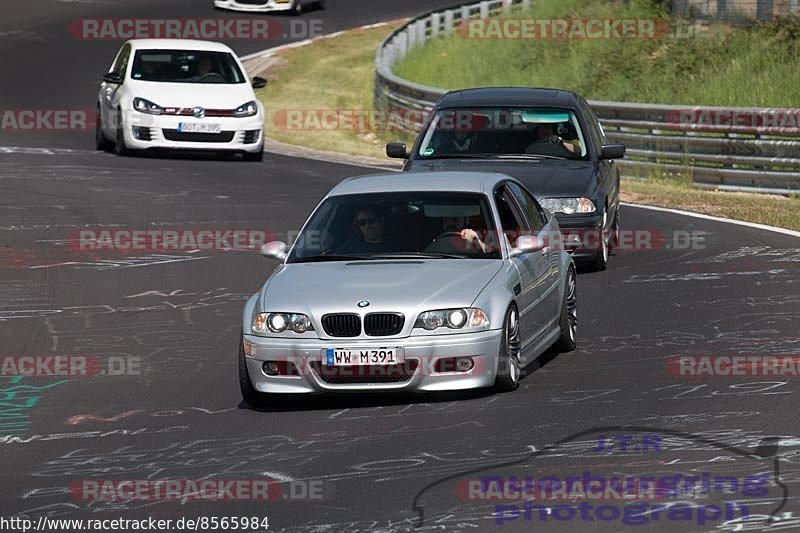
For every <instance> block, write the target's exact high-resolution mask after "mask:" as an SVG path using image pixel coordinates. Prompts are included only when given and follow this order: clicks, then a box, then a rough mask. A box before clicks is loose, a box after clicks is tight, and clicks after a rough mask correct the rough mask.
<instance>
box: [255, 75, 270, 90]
mask: <svg viewBox="0 0 800 533" xmlns="http://www.w3.org/2000/svg"><path fill="white" fill-rule="evenodd" d="M252 85H253V89H263V88H264V87H266V86H267V80H265V79H264V78H259V77H258V76H256V77H255V78H253V83H252Z"/></svg>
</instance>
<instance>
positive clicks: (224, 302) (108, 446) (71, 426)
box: [0, 0, 800, 532]
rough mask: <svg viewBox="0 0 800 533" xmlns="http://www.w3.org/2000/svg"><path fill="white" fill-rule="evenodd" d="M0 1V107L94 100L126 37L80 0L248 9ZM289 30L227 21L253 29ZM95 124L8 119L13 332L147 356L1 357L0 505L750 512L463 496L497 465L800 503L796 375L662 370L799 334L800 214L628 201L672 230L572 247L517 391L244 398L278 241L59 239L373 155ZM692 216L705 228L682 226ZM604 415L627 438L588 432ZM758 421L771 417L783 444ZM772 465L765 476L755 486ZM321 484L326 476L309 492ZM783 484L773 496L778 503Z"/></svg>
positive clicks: (351, 8)
mask: <svg viewBox="0 0 800 533" xmlns="http://www.w3.org/2000/svg"><path fill="white" fill-rule="evenodd" d="M328 4H329V7H328V9H327V10H326V11H324V12H314V13H308V14H306V15H304V16H305V17H321V18H323V19H324V22H325V30H326V31H337V30H339V29H342V28H345V27H350V26H356V25H361V24H367V23H371V22H377V21H380V20H385V19H392V18H397V17H401V16H408V15H411V14H414V13H417V12H419V11H422V10H425V9H430V8H433V7H435V6H436V5H437V4H442V5H444V4H448V2H430V1H422V0H404V1H402V2H380V6H379V7H377V6H373V5H370V6H369V7H368V8H365V7H364V3H363V2H356V1H353V0H331V1H329V2H328ZM0 5H1V6H2V8H1V9H0V12H2V14H3V17H2V20H0V54H2V55H1V56H0V57H2V69H0V72H2V75H1V76H0V108H3V109H22V108H42V109H43V108H49V109H90V108H92V107H93V103H94V97H95V92H96V87H97V79H98V78H99V76H100V74H101V73H102V72H104V71H105V69H106V67H107V65H108V63H109V62H110V61H111V59H112V57H113V54H114V53H115V51H116V49H117V48H118V46H119V42H115V41H99V42H94V41H77V40H75V39H73V38H72V37H70V36H69V34H68V33H67V32H66V27H67V25H68V24H69V21H70V20H73V19H75V18H78V17H81V16H94V17H112V18H113V17H155V16H158V17H164V18H167V17H215V16H217V17H218V16H236V15H231V14H226V13H223V12H218V11H214V10H213V9H212V8H211V6H210V2H201V1H192V2H189V1H188V0H185V1H159V2H156V1H144V2H136V3H135V4H134V3H133V2H123V1H115V0H108V1H97V2H90V1H87V2H57V1H55V0H35V1H34V0H32V1H28V2H24V3H19V2H10V1H7V0H3V1H2V4H0ZM22 11H24V13H23V12H22ZM280 43H281V41H276V42H274V43H272V42H270V43H268V44H267V45H264V44H263V43H260V44H259V43H252V42H238V43H233V46H234V48H235V49H236V50H237V52H239V53H240V54H246V53H250V52H254V51H256V50H258V49H260V48H266V47H268V46H272V45H276V44H280ZM9 147H16V148H14V149H12V148H9ZM93 148H94V144H93V138H92V133H91V132H57V133H56V132H11V131H2V132H0V339H1V340H2V343H1V344H0V346H1V347H0V355H3V356H8V355H23V354H93V355H96V356H98V357H102V358H105V357H110V358H117V359H118V360H125V361H132V360H137V361H139V362H140V367H139V368H138V370H139V372H140V373H139V374H138V375H137V374H135V373H133V372H129V373H127V374H126V375H99V376H94V377H74V378H69V379H50V378H14V377H9V376H2V377H0V384H2V385H0V392H2V393H3V396H0V457H1V458H2V459H0V467H1V471H2V474H1V475H0V516H2V517H4V518H9V517H30V518H31V519H33V520H34V521H35V520H37V519H38V518H39V517H43V516H49V517H58V518H95V519H107V518H147V517H154V518H160V519H172V520H177V519H180V518H198V517H203V516H207V517H211V516H216V517H224V516H227V517H231V516H238V517H243V516H258V517H264V516H266V517H268V518H269V529H270V530H282V531H297V532H301V531H303V532H313V531H382V532H383V531H385V532H390V531H414V530H419V531H523V530H532V529H534V528H535V529H537V530H538V529H542V530H554V531H556V530H558V531H620V530H628V529H633V530H642V531H643V530H648V531H734V530H737V528H741V527H744V526H743V524H740V523H737V520H736V519H735V518H734V519H732V520H726V519H725V517H716V518H715V519H711V518H709V519H707V520H706V523H705V524H702V525H698V520H697V519H696V518H695V517H691V519H685V520H684V521H681V522H676V521H675V520H680V519H679V518H675V517H674V516H673V517H668V516H667V511H665V510H663V511H662V512H661V514H660V515H656V516H654V515H652V514H648V513H640V516H639V518H640V520H641V519H645V520H646V521H647V523H646V524H642V525H633V524H622V523H621V522H620V519H608V516H606V517H605V518H603V517H600V518H595V519H594V520H587V519H584V518H582V517H581V516H580V515H578V516H575V517H572V518H571V519H569V520H570V521H566V520H567V519H566V518H564V515H561V516H560V517H559V518H550V519H549V520H548V521H547V522H543V521H542V519H541V516H540V514H539V513H538V511H534V512H533V513H532V514H531V513H529V514H528V515H527V516H526V515H525V513H524V512H522V509H523V506H522V504H521V503H520V505H519V508H518V514H517V515H516V516H514V514H513V513H514V511H512V510H507V511H506V514H505V515H504V516H506V517H507V519H505V520H504V519H501V518H498V517H497V516H494V515H493V512H494V511H495V505H496V504H497V503H496V502H492V501H483V502H478V501H464V500H463V499H462V498H460V497H459V494H462V493H461V492H459V487H461V488H463V486H464V483H466V482H467V480H469V479H473V480H474V479H480V478H481V477H483V476H505V477H508V476H517V477H520V478H523V477H525V476H537V477H538V476H543V475H551V476H563V477H566V476H578V477H580V476H582V475H583V473H584V472H591V473H592V474H595V475H607V476H611V475H617V476H619V475H635V476H657V475H658V476H660V475H668V474H669V475H676V474H682V475H684V476H688V475H696V476H698V477H702V476H703V475H704V474H705V476H706V477H707V478H708V477H709V476H711V477H712V478H713V476H717V475H719V476H733V477H734V478H736V479H737V480H739V481H741V483H740V484H739V487H738V488H739V490H738V494H737V496H736V497H729V496H724V497H723V495H721V494H711V495H710V496H709V497H708V498H707V499H703V496H702V495H700V496H698V497H693V496H686V497H684V498H682V500H681V501H683V502H688V503H690V504H691V503H693V504H694V505H696V504H698V503H704V504H709V503H712V502H717V503H718V504H719V505H720V506H722V505H723V504H722V503H721V502H729V501H732V500H737V501H738V502H739V504H741V505H745V506H747V507H748V509H749V513H750V514H751V515H752V516H751V518H750V519H749V520H748V522H749V523H748V524H747V525H746V528H747V529H748V530H765V531H766V530H769V531H773V530H775V531H777V530H789V529H800V502H798V498H800V413H798V409H797V405H798V394H800V387H798V380H797V379H793V378H791V377H783V376H775V377H750V378H748V377H737V378H725V377H717V378H706V379H690V378H686V377H675V376H673V375H670V373H669V372H668V371H667V360H668V358H669V357H670V356H673V355H682V354H695V355H732V354H745V355H766V354H770V355H771V354H783V355H791V354H800V334H799V333H798V330H800V327H799V326H800V276H799V275H798V273H800V270H798V265H800V243H799V242H798V239H797V237H793V236H790V235H783V234H778V233H773V232H768V231H764V230H760V229H754V228H749V227H744V226H737V225H731V224H726V223H722V222H718V221H711V220H703V219H697V218H689V217H685V216H679V215H676V214H672V213H666V212H659V211H651V210H646V209H642V208H638V207H632V206H626V207H625V208H624V226H625V228H627V229H629V230H636V231H641V232H647V233H648V234H649V235H653V234H657V235H661V236H664V240H663V241H659V242H660V244H659V245H657V246H654V247H653V249H649V250H637V251H623V252H619V253H617V254H616V255H615V256H613V257H612V259H611V261H610V268H609V269H608V270H607V271H605V272H599V273H581V275H580V276H579V298H580V299H579V309H580V311H579V319H580V322H579V335H580V339H579V348H578V350H577V351H576V352H574V353H571V354H563V355H549V356H547V357H545V358H544V359H543V360H542V363H543V365H542V366H541V367H540V368H529V369H528V375H527V376H526V377H525V378H524V379H523V381H522V384H521V387H520V389H519V390H517V391H516V392H513V393H510V394H505V395H492V394H490V393H475V394H469V395H457V396H437V397H427V396H425V397H417V396H411V397H409V396H385V395H384V396H375V397H367V398H364V397H324V398H319V399H314V400H302V401H297V402H290V403H289V404H287V405H285V406H282V407H280V408H275V409H272V410H266V411H255V410H251V409H249V408H247V406H245V405H244V404H243V403H241V400H240V394H239V389H238V383H237V373H236V355H237V340H238V338H239V329H240V327H241V310H242V306H243V303H244V301H245V299H246V298H247V297H248V296H249V295H250V294H252V293H253V292H254V291H255V290H257V289H258V287H259V286H260V285H261V283H262V282H263V280H264V279H265V278H266V277H267V276H268V274H269V273H270V271H271V269H272V268H273V267H274V264H273V263H272V262H270V261H269V260H267V259H265V258H263V257H261V256H259V255H258V254H256V253H248V252H221V251H179V252H170V253H164V252H153V253H143V254H121V253H111V252H99V251H98V252H95V253H87V252H78V251H73V250H72V249H70V246H69V242H68V241H69V239H70V238H71V235H72V236H74V232H75V231H76V230H81V229H98V228H128V229H147V228H158V229H164V228H182V229H193V228H224V229H231V228H232V229H238V228H242V229H263V230H266V231H274V232H276V233H278V234H279V235H285V234H286V233H287V232H290V231H292V230H297V229H299V225H300V224H301V223H302V222H303V220H304V219H305V217H306V216H307V214H308V212H309V210H310V209H311V208H312V207H313V206H314V205H315V204H316V202H317V201H318V200H319V199H320V198H321V197H322V196H323V195H324V194H325V193H326V192H327V191H328V190H329V189H330V188H331V187H332V186H333V185H334V184H336V183H337V182H338V181H340V180H341V179H343V178H344V177H347V176H351V175H356V174H363V173H367V172H373V171H374V170H373V169H368V168H362V167H350V166H344V165H340V164H333V163H326V162H321V161H311V160H303V159H297V158H290V157H285V156H281V155H275V154H265V159H264V162H263V164H251V163H243V162H239V161H232V160H215V159H212V158H209V157H202V156H201V157H195V158H189V157H135V158H118V157H115V156H113V155H110V154H105V153H100V152H96V151H94V150H93ZM397 179H401V176H398V178H397ZM692 233H694V235H695V236H699V237H702V238H700V239H696V240H695V241H694V244H693V245H687V243H686V241H685V239H684V237H685V235H687V234H692ZM623 426H624V427H623ZM601 435H604V436H605V437H606V439H612V438H615V437H614V436H615V435H632V440H631V441H630V443H629V445H628V446H627V449H622V448H623V447H622V446H616V447H615V448H614V449H613V450H611V451H602V450H601V451H597V450H593V449H592V448H593V447H595V446H596V445H597V444H598V439H599V438H600V437H601ZM768 437H780V439H779V440H778V441H777V446H775V445H774V444H775V442H774V441H771V440H768V439H767V438H768ZM764 439H767V440H764ZM559 441H563V442H559ZM556 443H558V444H556ZM648 443H649V444H648ZM549 445H552V446H551V447H548V446H549ZM542 450H544V453H543V452H542ZM776 470H777V471H778V473H777V474H776ZM759 475H760V476H762V477H761V478H757V477H753V479H761V480H762V481H763V483H762V486H763V487H762V488H763V489H764V490H762V491H758V490H753V491H746V490H744V489H743V487H744V485H745V483H744V482H743V480H744V479H745V478H747V477H751V476H759ZM264 478H267V479H274V480H277V481H280V482H283V486H282V487H283V491H284V492H283V493H282V494H281V495H280V497H277V498H276V500H275V501H268V502H264V501H242V500H225V501H212V502H206V501H197V500H192V499H189V500H186V501H180V500H179V501H165V500H156V501H154V500H147V501H88V500H82V499H80V498H78V497H76V496H75V494H73V493H70V491H69V487H70V486H71V485H74V484H75V483H77V482H79V481H80V480H85V479H91V480H108V479H111V480H121V479H129V480H148V479H149V480H155V479H184V480H186V479H188V480H200V479H225V480H236V479H238V480H252V479H264ZM309 487H317V488H321V489H320V490H321V492H322V498H321V499H309V498H304V497H303V491H304V490H307V489H309ZM292 491H294V492H292ZM462 495H463V494H462ZM612 499H613V498H612ZM611 503H612V504H613V503H614V502H611ZM617 503H619V502H617ZM675 503H677V502H676V501H675V500H674V499H673V500H671V501H668V502H667V505H673V504H675ZM504 505H508V503H507V502H506V503H505V504H504ZM726 505H727V504H726ZM720 508H723V507H720ZM689 509H690V511H691V510H697V511H698V514H699V509H697V508H696V507H691V506H690V507H689ZM725 509H726V510H727V508H725ZM778 509H779V512H778V516H780V517H781V520H780V521H778V522H773V523H771V524H767V522H765V518H766V516H767V515H770V514H771V513H773V511H775V510H778ZM736 516H739V515H738V514H737V515H736ZM512 517H513V518H515V519H513V520H512ZM415 528H416V529H415ZM262 530H263V529H261V528H255V529H248V531H262ZM9 531H10V530H9ZM54 531H55V530H54Z"/></svg>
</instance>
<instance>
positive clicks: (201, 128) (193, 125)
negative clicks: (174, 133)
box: [178, 122, 222, 133]
mask: <svg viewBox="0 0 800 533" xmlns="http://www.w3.org/2000/svg"><path fill="white" fill-rule="evenodd" d="M178 131H179V132H181V133H222V126H221V125H220V124H204V123H202V122H180V123H178Z"/></svg>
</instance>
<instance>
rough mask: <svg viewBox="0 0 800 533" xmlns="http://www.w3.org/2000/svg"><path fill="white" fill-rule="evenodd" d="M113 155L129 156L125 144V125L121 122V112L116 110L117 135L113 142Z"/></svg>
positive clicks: (128, 150)
mask: <svg viewBox="0 0 800 533" xmlns="http://www.w3.org/2000/svg"><path fill="white" fill-rule="evenodd" d="M114 153H115V154H117V155H119V156H126V155H130V153H131V151H130V149H129V148H128V146H127V145H126V144H125V124H124V123H123V120H122V110H121V109H117V135H116V140H115V142H114Z"/></svg>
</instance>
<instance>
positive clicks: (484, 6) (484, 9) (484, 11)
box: [480, 0, 489, 19]
mask: <svg viewBox="0 0 800 533" xmlns="http://www.w3.org/2000/svg"><path fill="white" fill-rule="evenodd" d="M480 13H481V18H482V19H488V18H489V2H487V1H485V0H484V1H483V2H481V8H480Z"/></svg>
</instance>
